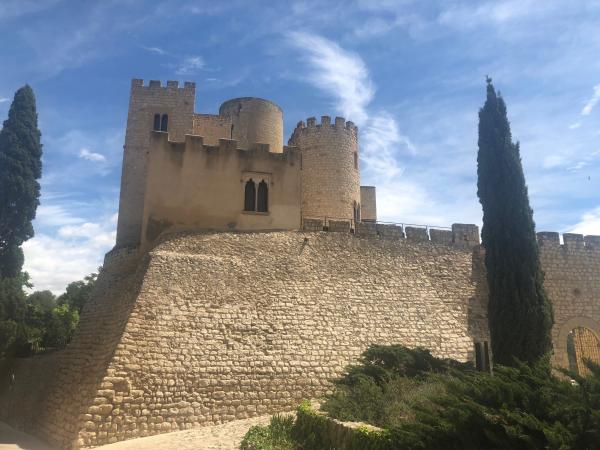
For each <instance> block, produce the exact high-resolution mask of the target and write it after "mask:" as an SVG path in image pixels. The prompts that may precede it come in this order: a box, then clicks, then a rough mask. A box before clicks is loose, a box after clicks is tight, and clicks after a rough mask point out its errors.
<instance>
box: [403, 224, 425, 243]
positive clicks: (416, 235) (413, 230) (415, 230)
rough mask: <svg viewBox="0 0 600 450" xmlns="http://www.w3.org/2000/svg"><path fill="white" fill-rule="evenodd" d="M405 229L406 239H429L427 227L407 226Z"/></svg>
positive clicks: (422, 240)
mask: <svg viewBox="0 0 600 450" xmlns="http://www.w3.org/2000/svg"><path fill="white" fill-rule="evenodd" d="M404 231H405V233H406V239H410V240H412V241H419V242H425V241H429V235H428V234H427V229H426V228H421V227H410V226H407V227H406V228H405V229H404Z"/></svg>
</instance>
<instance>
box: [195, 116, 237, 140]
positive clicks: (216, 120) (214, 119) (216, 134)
mask: <svg viewBox="0 0 600 450" xmlns="http://www.w3.org/2000/svg"><path fill="white" fill-rule="evenodd" d="M191 134H193V135H195V136H202V138H203V139H204V144H206V145H219V139H231V119H230V118H229V117H221V116H216V115H213V114H194V123H193V130H192V133H191Z"/></svg>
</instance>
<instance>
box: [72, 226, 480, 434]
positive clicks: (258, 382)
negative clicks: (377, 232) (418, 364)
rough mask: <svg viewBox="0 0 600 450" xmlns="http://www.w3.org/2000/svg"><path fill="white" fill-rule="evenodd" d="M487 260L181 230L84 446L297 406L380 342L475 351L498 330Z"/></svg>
mask: <svg viewBox="0 0 600 450" xmlns="http://www.w3.org/2000/svg"><path fill="white" fill-rule="evenodd" d="M481 264H482V259H481V255H480V253H479V252H474V251H473V249H472V247H469V246H464V245H453V244H444V243H440V244H437V243H432V242H418V241H411V240H406V239H401V240H399V239H387V238H385V237H383V236H382V237H381V238H379V237H376V238H373V237H364V238H363V237H354V236H352V235H350V234H347V233H324V232H320V233H314V232H310V233H306V232H271V233H205V234H189V235H185V234H183V235H174V236H171V237H170V238H168V240H166V241H164V242H163V243H162V244H160V245H158V246H157V247H156V248H155V249H154V250H153V251H152V252H151V253H150V258H149V262H148V267H147V270H146V273H145V276H144V281H143V284H142V286H141V288H140V291H139V296H138V298H137V300H136V302H135V306H134V307H133V309H132V311H131V313H130V315H129V320H128V322H127V325H126V326H125V329H124V331H123V334H122V338H121V341H120V343H119V344H118V345H117V346H116V351H115V353H114V356H113V357H112V358H111V361H110V364H108V366H107V369H106V372H105V377H104V379H103V380H101V381H100V384H99V386H100V388H99V389H98V391H97V392H96V394H95V396H93V397H94V400H93V403H89V404H88V410H87V416H86V417H87V418H88V420H87V421H86V422H84V424H83V427H82V425H81V424H80V427H81V428H80V429H81V432H80V434H79V435H80V438H81V442H83V443H85V444H86V445H97V444H104V443H107V442H112V441H114V440H123V439H128V438H131V437H135V436H145V435H150V434H156V433H163V432H167V431H173V430H180V429H186V428H190V427H195V426H200V425H206V424H216V423H221V422H225V421H229V420H234V419H240V418H245V417H250V416H253V415H257V414H263V413H266V412H275V411H279V410H284V409H288V408H291V407H293V406H295V405H296V404H297V403H298V402H299V401H300V400H301V399H303V398H307V397H314V396H318V395H321V394H323V393H325V392H327V391H328V390H329V389H330V384H329V380H330V379H331V378H333V377H336V376H338V375H340V374H341V372H342V370H343V369H344V367H345V366H346V365H347V364H348V363H350V362H353V361H355V359H356V358H357V357H358V356H359V355H360V353H361V352H363V351H364V350H365V349H366V348H367V347H368V346H369V345H370V344H372V343H382V344H383V343H388V344H389V343H403V344H406V345H409V346H423V347H427V348H430V349H431V350H432V352H433V353H434V354H435V355H438V356H443V357H452V358H456V359H459V360H463V361H464V360H468V359H472V358H473V341H474V340H479V339H482V338H483V339H487V328H486V324H485V315H482V314H481V311H482V310H483V311H484V310H485V298H486V294H485V286H484V285H485V282H484V278H483V271H482V268H481V267H482V266H481ZM474 333H475V334H477V333H479V334H481V333H483V334H484V336H481V335H479V336H474Z"/></svg>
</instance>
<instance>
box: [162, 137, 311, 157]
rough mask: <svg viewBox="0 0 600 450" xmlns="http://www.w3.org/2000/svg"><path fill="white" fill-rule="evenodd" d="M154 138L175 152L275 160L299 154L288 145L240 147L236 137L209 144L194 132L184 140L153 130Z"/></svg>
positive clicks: (294, 148) (295, 148) (296, 148)
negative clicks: (274, 149) (274, 148)
mask: <svg viewBox="0 0 600 450" xmlns="http://www.w3.org/2000/svg"><path fill="white" fill-rule="evenodd" d="M151 133H152V140H153V141H154V142H156V143H157V144H158V145H159V146H160V145H166V146H168V148H169V149H170V150H171V151H173V152H184V151H186V150H189V151H200V150H202V151H204V152H206V153H208V154H211V155H216V154H223V155H224V156H225V155H226V154H227V153H233V152H237V153H239V155H240V156H245V157H248V158H252V157H261V156H262V157H268V158H272V159H273V160H285V159H288V158H292V157H295V156H296V155H298V154H299V152H300V150H299V149H298V147H295V146H289V145H286V146H284V147H283V152H279V153H276V152H272V151H271V146H270V145H269V144H251V145H250V146H249V148H247V149H243V148H238V141H237V140H235V139H223V138H221V139H219V144H218V145H208V144H205V143H204V137H203V136H198V135H194V134H186V135H185V140H184V141H176V140H170V139H169V134H168V133H166V132H163V131H152V132H151Z"/></svg>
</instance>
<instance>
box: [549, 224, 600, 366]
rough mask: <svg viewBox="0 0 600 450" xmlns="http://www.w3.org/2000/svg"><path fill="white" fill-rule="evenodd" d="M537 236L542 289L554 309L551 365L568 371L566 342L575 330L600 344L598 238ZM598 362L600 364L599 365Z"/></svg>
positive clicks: (571, 235)
mask: <svg viewBox="0 0 600 450" xmlns="http://www.w3.org/2000/svg"><path fill="white" fill-rule="evenodd" d="M563 241H564V244H562V245H561V243H560V240H559V235H558V233H538V242H539V243H540V259H541V263H542V268H543V270H544V273H545V280H544V287H545V288H546V292H547V294H548V297H549V298H550V300H551V301H552V305H553V307H554V327H553V328H552V341H553V344H554V363H555V364H556V365H558V366H561V367H565V368H569V359H568V356H567V338H568V335H569V332H570V331H572V330H573V329H574V328H576V327H585V328H587V329H589V330H590V331H591V332H592V333H593V334H594V335H595V337H596V339H597V342H600V236H585V237H584V236H583V235H580V234H569V233H565V234H564V235H563ZM598 362H600V361H598Z"/></svg>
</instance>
